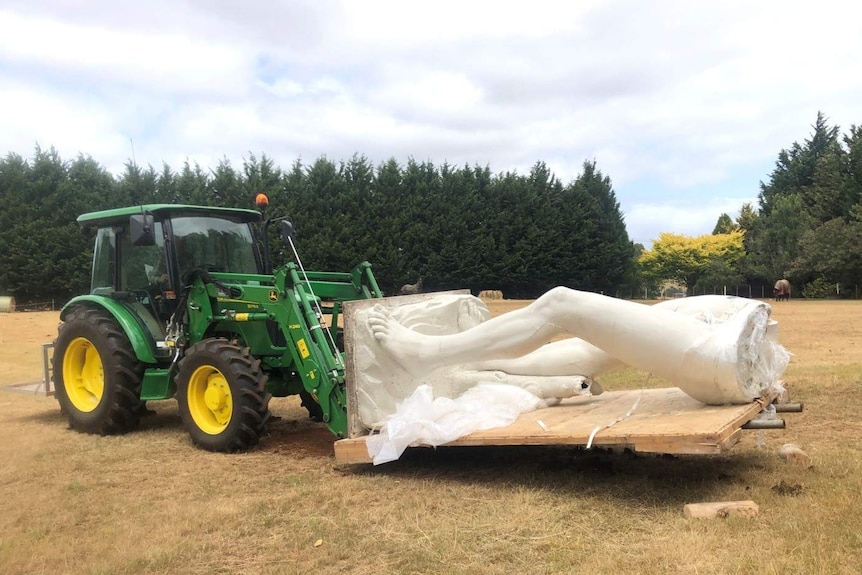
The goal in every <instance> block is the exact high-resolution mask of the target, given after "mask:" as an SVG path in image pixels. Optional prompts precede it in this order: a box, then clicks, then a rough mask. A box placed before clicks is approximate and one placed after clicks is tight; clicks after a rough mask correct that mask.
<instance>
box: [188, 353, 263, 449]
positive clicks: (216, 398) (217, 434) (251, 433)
mask: <svg viewBox="0 0 862 575" xmlns="http://www.w3.org/2000/svg"><path fill="white" fill-rule="evenodd" d="M176 382H177V403H178V405H179V412H180V417H182V420H183V423H184V424H185V426H186V429H187V430H188V432H189V435H191V438H192V442H194V443H195V445H197V446H199V447H202V448H203V449H206V450H208V451H222V452H234V451H244V450H246V449H248V448H250V447H252V446H254V445H255V444H256V443H257V442H258V441H259V440H260V437H261V435H263V434H264V433H265V432H266V424H267V421H268V420H269V417H270V413H269V400H270V398H271V397H272V396H271V395H270V394H269V393H268V392H267V391H266V375H265V374H264V373H263V372H262V371H261V370H260V360H259V359H255V358H254V357H252V356H251V354H250V353H249V350H248V349H247V348H245V349H244V348H241V347H240V346H238V345H236V344H234V343H231V342H230V341H228V340H226V339H222V338H216V339H206V340H203V341H201V342H198V343H196V344H195V345H193V346H191V347H190V348H189V349H188V351H186V354H185V357H184V358H183V359H182V361H180V365H179V371H178V373H177V377H176Z"/></svg>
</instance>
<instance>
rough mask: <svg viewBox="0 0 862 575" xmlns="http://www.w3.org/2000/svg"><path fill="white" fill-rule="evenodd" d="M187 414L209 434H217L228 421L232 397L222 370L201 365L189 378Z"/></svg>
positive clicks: (231, 407) (231, 412) (231, 410)
mask: <svg viewBox="0 0 862 575" xmlns="http://www.w3.org/2000/svg"><path fill="white" fill-rule="evenodd" d="M188 402H189V414H190V415H191V416H192V419H193V420H194V422H195V425H197V426H198V428H199V429H200V430H201V431H203V432H204V433H208V434H210V435H218V434H219V433H221V432H222V431H224V429H225V427H227V424H228V423H230V418H231V415H232V414H233V397H232V396H231V393H230V386H229V385H228V382H227V379H226V378H225V376H224V375H222V372H220V371H219V370H217V369H216V368H214V367H212V366H210V365H202V366H201V367H199V368H197V369H196V370H195V371H194V373H192V375H191V377H190V378H189V389H188Z"/></svg>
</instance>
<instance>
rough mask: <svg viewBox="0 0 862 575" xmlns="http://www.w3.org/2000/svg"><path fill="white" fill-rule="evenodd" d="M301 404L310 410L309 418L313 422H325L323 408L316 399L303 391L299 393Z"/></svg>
mask: <svg viewBox="0 0 862 575" xmlns="http://www.w3.org/2000/svg"><path fill="white" fill-rule="evenodd" d="M299 399H300V404H301V405H302V407H304V408H305V409H307V410H308V418H309V419H310V420H311V421H323V408H322V407H320V404H319V403H317V400H316V399H314V396H313V395H311V394H310V393H308V392H307V391H305V390H303V391H300V392H299Z"/></svg>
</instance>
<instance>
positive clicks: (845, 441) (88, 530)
mask: <svg viewBox="0 0 862 575" xmlns="http://www.w3.org/2000/svg"><path fill="white" fill-rule="evenodd" d="M524 303H526V302H512V301H500V302H496V301H495V302H489V305H490V306H491V307H492V309H493V311H494V313H499V312H501V311H504V310H507V309H512V308H515V307H519V306H521V305H524ZM773 307H774V316H775V317H776V318H777V319H778V320H779V321H780V325H781V336H780V339H781V340H782V342H783V343H784V344H785V345H786V346H787V347H788V349H790V350H791V351H792V352H793V353H794V354H795V355H794V358H793V360H792V363H791V367H790V368H789V370H788V372H787V373H786V382H787V386H788V388H789V389H790V391H791V396H792V399H793V401H801V402H804V403H805V411H804V412H803V413H800V414H787V415H786V416H785V418H786V419H787V422H788V426H787V429H785V430H775V431H767V432H756V431H751V432H747V433H748V435H746V436H745V437H744V438H743V440H742V442H741V443H740V444H739V445H737V446H736V447H734V448H733V449H732V450H731V451H730V452H728V453H726V454H724V455H721V456H707V457H705V456H690V457H657V456H640V455H633V454H630V453H610V452H598V451H589V452H585V451H582V450H577V449H568V448H567V449H546V448H460V449H454V448H451V449H439V450H437V451H436V452H435V451H432V450H415V451H411V452H408V453H407V454H405V456H404V457H403V458H402V460H400V461H398V462H395V463H393V464H388V465H385V466H381V467H377V468H375V467H366V466H358V467H348V468H338V467H336V466H334V465H333V459H332V440H333V438H332V436H331V435H330V434H329V432H328V431H327V430H326V429H325V428H324V427H322V426H320V425H318V424H311V423H308V422H307V420H306V419H305V416H304V412H303V410H301V409H300V408H299V406H298V402H297V401H296V400H294V399H278V400H274V401H273V410H274V412H275V413H276V414H277V415H279V416H281V417H282V419H281V420H279V421H277V422H276V423H275V424H274V425H273V426H272V427H273V429H272V434H271V435H270V436H269V437H268V438H265V439H264V440H263V441H262V442H261V444H260V447H259V448H258V449H256V450H255V451H252V452H250V453H246V454H241V455H220V454H212V453H206V452H203V451H200V450H197V449H195V448H193V447H192V446H191V444H190V442H189V440H188V438H187V436H186V434H185V432H184V430H183V429H182V426H181V424H180V420H179V417H178V415H177V412H176V407H175V404H174V402H172V401H167V402H155V403H154V405H153V407H154V409H155V410H156V412H157V414H156V415H155V416H153V417H149V418H146V419H145V420H144V421H143V423H142V426H141V430H140V431H138V432H135V433H131V434H128V435H125V436H120V437H95V436H89V435H82V434H78V433H75V432H73V431H69V430H68V429H67V428H66V424H65V421H64V419H63V418H62V417H61V416H60V414H59V410H58V408H57V404H56V401H55V400H53V399H52V398H44V397H38V396H33V395H27V394H22V393H10V392H6V391H3V392H0V462H2V464H0V573H3V574H18V573H22V574H23V573H27V574H31V573H33V574H36V573H52V574H54V573H68V574H90V575H95V574H141V573H147V574H157V573H158V574H163V573H171V574H173V573H176V574H186V573H188V574H197V573H200V574H203V573H207V574H209V573H225V574H227V573H255V574H258V573H262V574H269V573H310V572H316V573H374V574H380V573H463V574H477V573H478V574H497V573H499V574H511V573H521V572H523V573H540V574H541V573H581V572H583V573H596V574H602V573H645V574H655V575H658V574H664V573H691V574H705V573H752V574H754V573H757V574H773V573H775V574H778V573H781V574H787V573H841V574H851V573H859V572H860V566H862V519H860V513H859V510H860V508H862V501H860V500H862V495H860V494H862V457H860V456H862V447H860V436H862V424H860V422H859V416H858V414H859V411H860V408H862V395H860V392H862V382H860V379H862V377H860V374H862V365H860V355H859V351H858V350H859V349H860V347H862V303H860V302H805V301H791V302H789V303H781V304H774V306H773ZM56 324H57V314H52V313H32V314H22V313H19V314H8V315H0V343H2V346H0V384H8V383H16V382H22V381H34V380H38V379H39V378H40V365H41V363H40V358H39V345H38V344H39V343H41V342H43V341H48V340H50V339H52V338H53V334H54V333H55V330H56ZM646 379H647V378H646V375H645V374H643V373H640V372H636V371H634V370H620V371H619V372H617V373H616V374H613V376H612V377H609V378H607V380H603V383H604V384H605V385H606V387H609V388H622V387H634V388H637V387H639V386H641V385H644V384H645V382H646ZM660 384H661V382H656V381H650V382H649V385H660ZM758 437H760V438H761V439H762V440H765V446H763V447H758V441H757V440H758ZM790 442H792V443H796V444H798V445H800V446H801V447H802V449H804V450H805V451H806V452H807V453H808V455H809V456H810V459H811V463H810V465H809V466H808V467H806V466H804V465H798V464H792V463H785V462H784V461H782V460H781V458H779V456H778V449H779V447H780V446H781V445H783V444H785V443H790ZM739 499H752V500H754V501H755V502H757V503H758V504H759V505H760V508H761V514H760V515H759V516H758V517H756V518H754V519H745V518H736V517H729V518H727V519H720V520H687V519H685V518H684V517H683V511H682V510H683V505H684V504H686V503H692V502H700V501H720V500H739ZM318 540H322V544H321V545H319V546H315V542H316V541H318Z"/></svg>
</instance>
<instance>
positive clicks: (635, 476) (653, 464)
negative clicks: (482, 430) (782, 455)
mask: <svg viewBox="0 0 862 575" xmlns="http://www.w3.org/2000/svg"><path fill="white" fill-rule="evenodd" d="M774 465H775V464H774V462H773V460H772V459H771V458H769V457H768V456H767V454H765V453H763V452H757V451H751V450H748V451H743V450H740V451H738V452H736V453H732V452H731V453H728V454H723V455H713V456H704V455H680V456H673V455H655V454H635V453H633V452H631V451H629V450H609V449H600V448H593V449H590V450H589V451H588V450H586V449H583V448H573V447H448V448H438V449H436V450H434V449H410V450H408V451H407V452H405V454H404V455H403V456H402V457H401V459H399V460H398V461H396V462H392V463H388V464H385V465H382V466H377V467H373V466H370V465H365V466H351V467H349V468H348V470H346V472H347V473H354V474H358V475H363V474H369V475H387V476H390V477H392V478H398V479H432V480H434V481H438V482H456V483H461V484H463V483H476V484H483V485H497V486H512V485H515V486H524V487H528V488H535V489H543V490H547V491H549V492H553V493H559V494H560V495H570V496H592V495H601V496H602V497H608V496H611V497H615V498H617V499H620V500H622V501H623V502H624V503H626V504H628V505H634V506H655V505H659V506H665V505H667V506H675V505H682V504H684V503H690V502H692V501H704V500H709V499H711V498H712V497H713V496H717V495H720V494H722V493H725V492H732V493H734V494H736V498H742V499H744V498H745V497H744V494H745V493H746V492H748V491H749V490H751V489H752V485H759V484H760V483H761V481H762V479H761V478H759V477H758V475H762V474H763V473H764V472H769V471H770V470H772V469H773V468H774Z"/></svg>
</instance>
